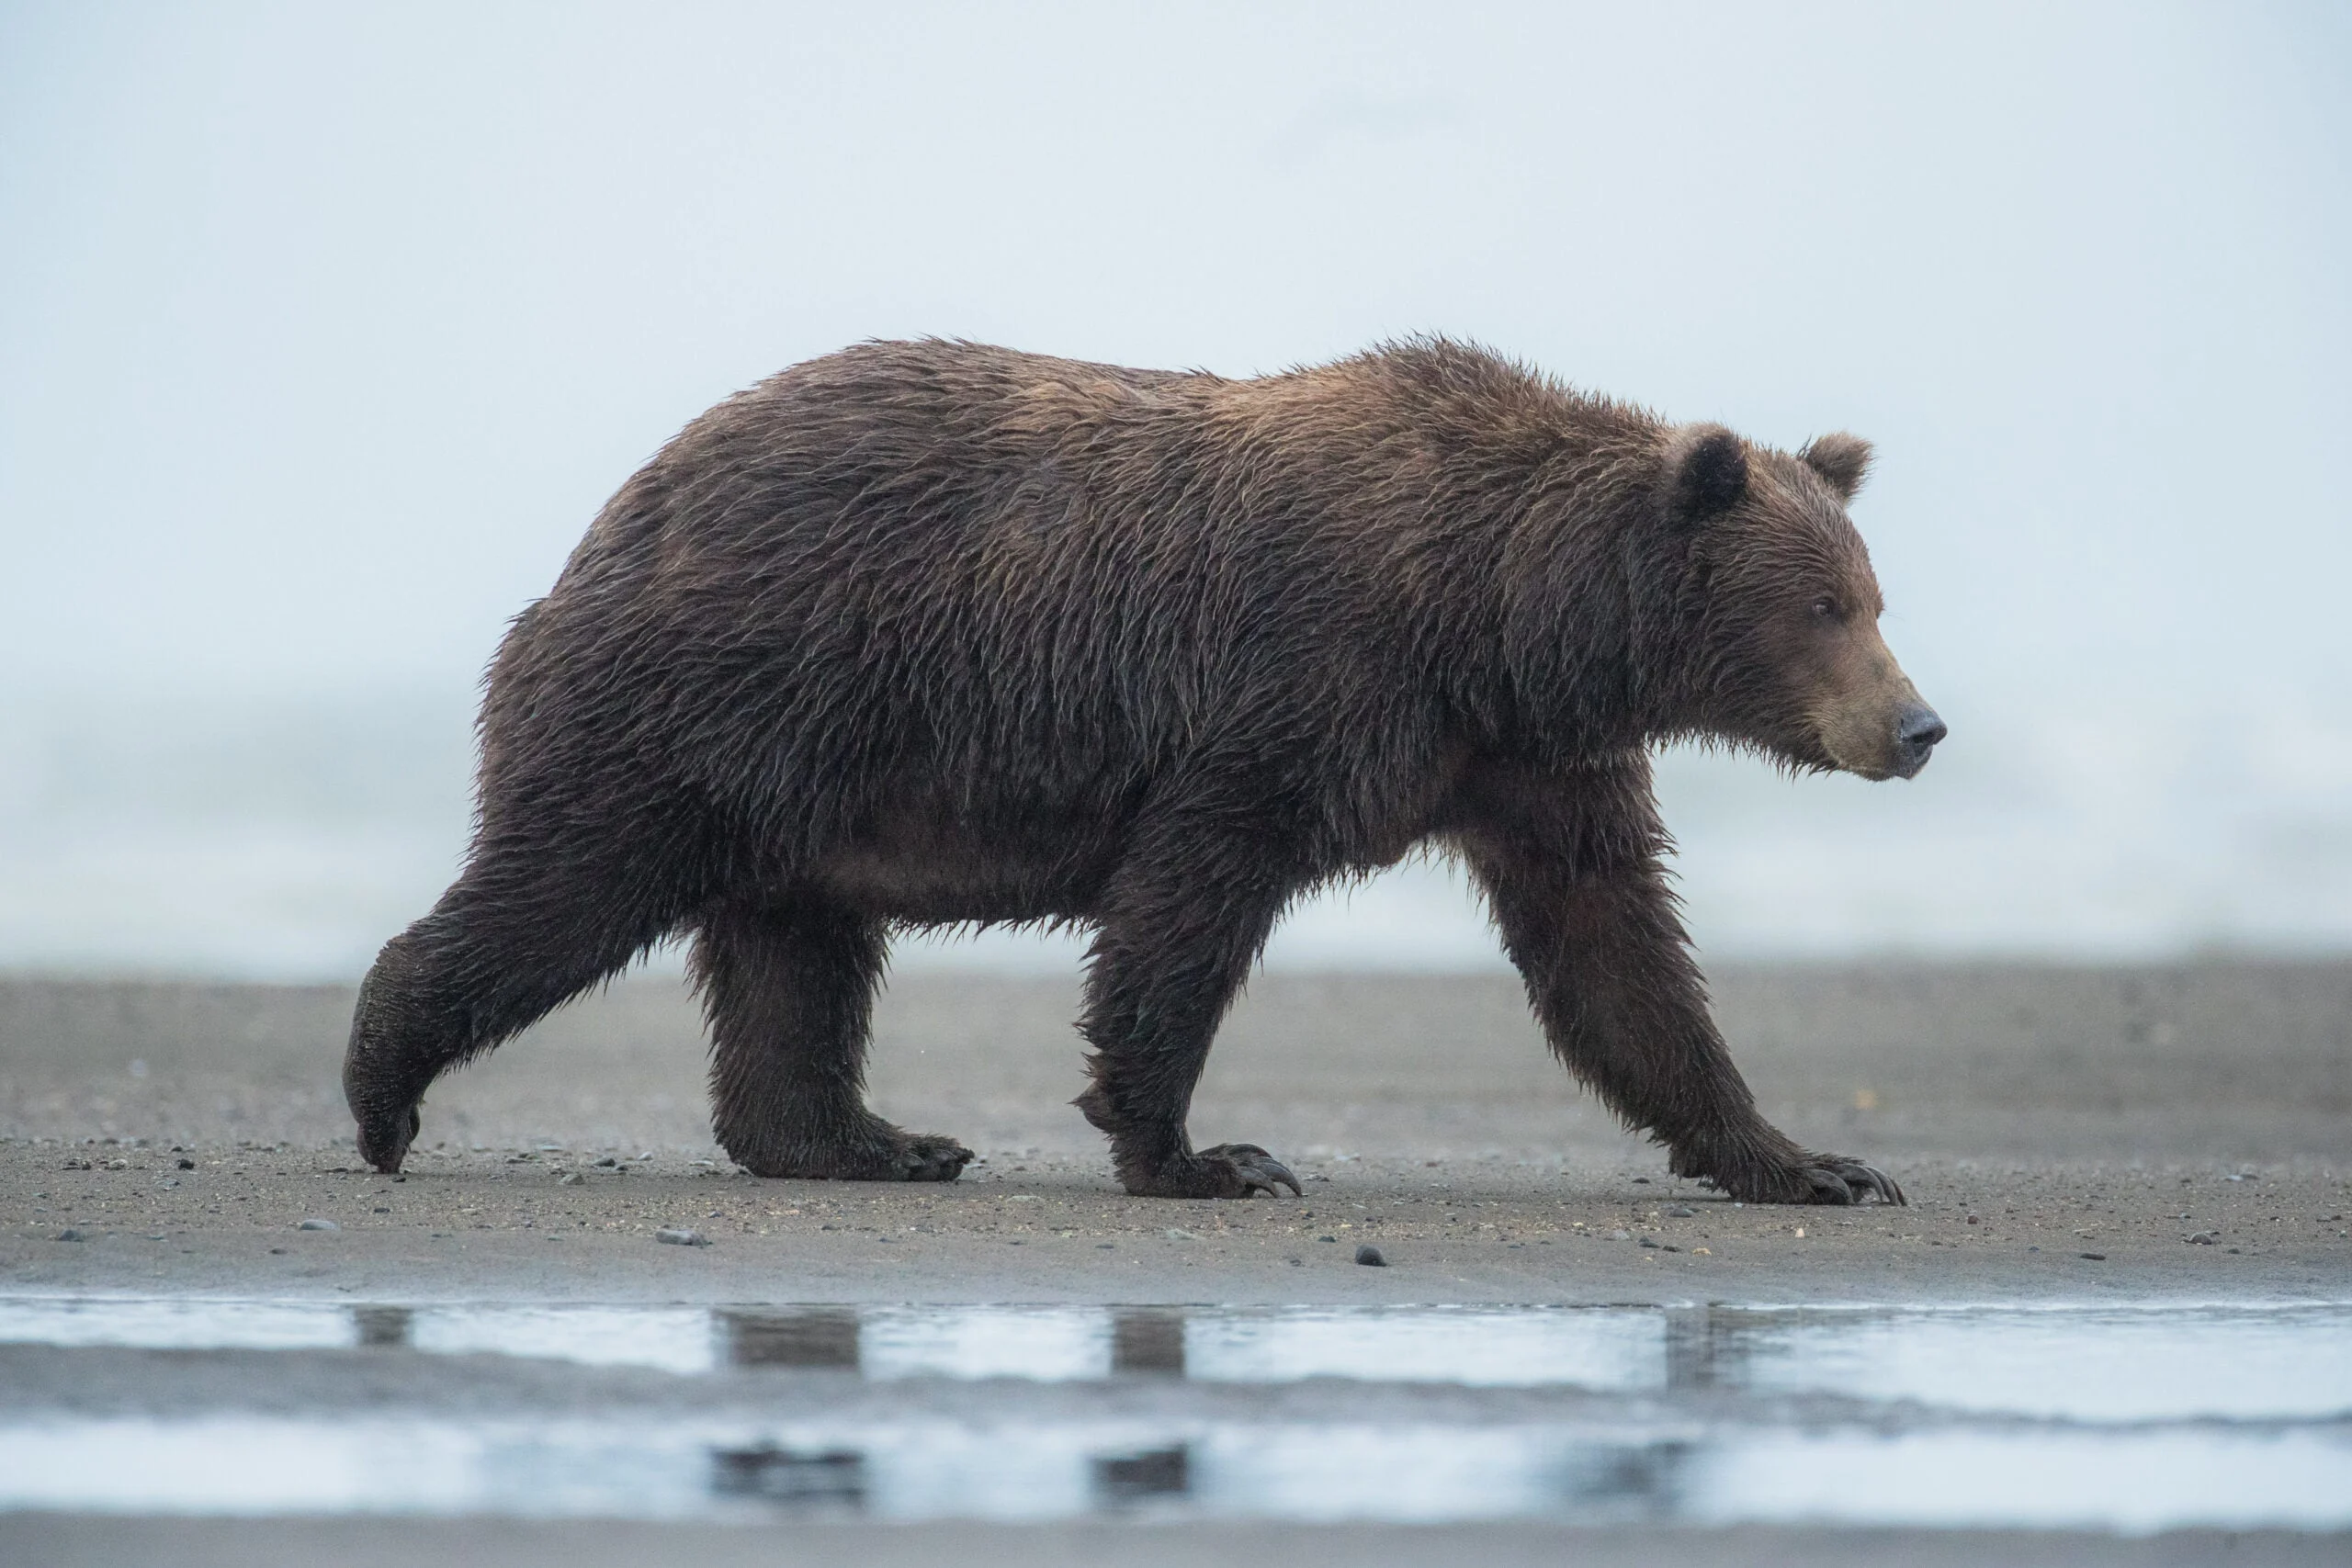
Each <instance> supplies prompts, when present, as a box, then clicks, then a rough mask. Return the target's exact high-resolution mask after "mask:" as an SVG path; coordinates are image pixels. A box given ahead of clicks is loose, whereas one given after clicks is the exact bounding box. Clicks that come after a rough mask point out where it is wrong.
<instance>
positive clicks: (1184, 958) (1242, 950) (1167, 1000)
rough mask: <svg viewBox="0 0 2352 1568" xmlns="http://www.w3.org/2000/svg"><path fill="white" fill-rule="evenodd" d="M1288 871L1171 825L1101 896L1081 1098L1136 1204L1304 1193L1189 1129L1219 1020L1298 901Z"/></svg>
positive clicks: (1193, 824) (1262, 1162)
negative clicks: (1087, 1083) (1278, 919)
mask: <svg viewBox="0 0 2352 1568" xmlns="http://www.w3.org/2000/svg"><path fill="white" fill-rule="evenodd" d="M1240 819H1243V820H1247V819H1248V818H1247V817H1246V816H1245V817H1242V818H1240ZM1282 865H1283V857H1281V856H1280V855H1278V854H1275V853H1272V852H1270V847H1269V846H1268V845H1264V844H1257V843H1252V842H1249V841H1246V840H1238V839H1235V838H1230V837H1227V836H1225V835H1224V834H1222V833H1220V832H1217V831H1216V830H1214V829H1205V828H1204V827H1201V826H1200V825H1199V818H1197V817H1190V816H1188V817H1185V818H1163V819H1161V820H1160V821H1159V822H1157V823H1155V824H1154V825H1153V828H1152V830H1150V831H1148V832H1145V833H1141V834H1138V835H1137V846H1136V851H1135V852H1132V854H1131V857H1130V859H1129V861H1128V863H1127V864H1126V865H1125V866H1123V867H1122V868H1121V869H1120V870H1119V872H1118V873H1116V874H1114V876H1113V877H1112V879H1111V886H1109V887H1108V888H1106V889H1105V891H1104V896H1103V900H1102V903H1101V906H1100V908H1098V910H1097V912H1096V918H1097V920H1098V922H1099V930H1098V931H1097V934H1096V937H1095V942H1094V948H1093V952H1092V953H1091V955H1090V957H1089V962H1088V968H1087V979H1086V1012H1085V1016H1084V1018H1083V1019H1082V1020H1081V1021H1080V1025H1079V1027H1080V1031H1081V1032H1083V1033H1084V1034H1085V1036H1086V1038H1087V1040H1088V1042H1089V1043H1091V1044H1092V1045H1093V1047H1094V1052H1093V1055H1091V1056H1089V1057H1088V1058H1087V1064H1086V1066H1087V1071H1088V1073H1089V1074H1091V1076H1092V1077H1093V1079H1094V1082H1093V1084H1092V1086H1091V1088H1089V1089H1087V1091H1086V1092H1085V1093H1084V1094H1082V1095H1080V1096H1079V1097H1078V1100H1076V1101H1075V1103H1076V1104H1077V1106H1078V1108H1079V1109H1080V1111H1084V1112H1085V1113H1086V1119H1087V1120H1088V1121H1089V1122H1093V1123H1094V1125H1095V1126H1097V1127H1099V1128H1101V1129H1102V1130H1103V1132H1105V1133H1107V1134H1110V1135H1111V1157H1112V1162H1113V1164H1114V1167H1115V1168H1116V1169H1117V1171H1118V1174H1119V1180H1120V1181H1121V1182H1122V1183H1123V1184H1124V1185H1125V1187H1126V1190H1128V1191H1130V1192H1132V1193H1135V1194H1136V1196H1138V1197H1148V1198H1248V1197H1251V1196H1254V1195H1255V1194H1257V1193H1260V1192H1263V1193H1264V1194H1266V1196H1268V1197H1269V1198H1272V1197H1279V1196H1280V1195H1281V1194H1280V1192H1279V1189H1281V1188H1284V1187H1287V1188H1289V1189H1290V1190H1291V1192H1292V1193H1293V1194H1294V1195H1296V1194H1298V1192H1299V1190H1300V1189H1299V1185H1298V1179H1297V1178H1296V1177H1295V1176H1293V1175H1292V1174H1291V1173H1290V1170H1289V1168H1287V1167H1285V1166H1284V1165H1283V1163H1282V1162H1281V1161H1280V1160H1278V1159H1276V1158H1274V1156H1272V1155H1270V1154H1268V1153H1267V1152H1266V1151H1265V1150H1264V1149H1261V1148H1260V1147H1259V1146H1258V1145H1255V1144H1219V1145H1216V1147H1214V1148H1206V1149H1195V1148H1193V1142H1192V1138H1191V1136H1190V1134H1187V1132H1186V1131H1185V1126H1184V1123H1185V1118H1186V1116H1187V1115H1188V1114H1189V1112H1190V1111H1191V1110H1192V1104H1193V1086H1194V1085H1195V1084H1197V1083H1198V1082H1199V1081H1200V1077H1201V1068H1202V1067H1203V1066H1204V1065H1205V1064H1206V1063H1207V1061H1208V1054H1209V1044H1210V1043H1211V1041H1212V1040H1213V1039H1214V1038H1215V1037H1216V1026H1217V1023H1218V1021H1220V1020H1222V1019H1223V1018H1224V1016H1225V1010H1226V1009H1227V1007H1228V1006H1230V1005H1231V1003H1232V1001H1233V997H1234V994H1235V993H1236V992H1237V991H1238V990H1239V989H1240V988H1241V982H1242V979H1243V978H1244V977H1245V976H1247V975H1248V974H1249V972H1250V964H1252V963H1254V962H1255V961H1256V960H1257V956H1258V952H1259V949H1261V947H1263V946H1264V945H1265V942H1266V937H1267V934H1268V933H1269V932H1271V931H1272V930H1273V925H1274V918H1275V916H1276V915H1277V914H1279V913H1280V912H1281V910H1282V907H1283V904H1284V903H1285V902H1287V901H1288V899H1289V897H1290V894H1291V890H1292V887H1293V886H1294V883H1293V881H1292V880H1291V879H1290V878H1288V877H1286V876H1285V875H1284V874H1283V872H1282V870H1281V867H1282Z"/></svg>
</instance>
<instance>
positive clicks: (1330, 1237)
mask: <svg viewBox="0 0 2352 1568" xmlns="http://www.w3.org/2000/svg"><path fill="white" fill-rule="evenodd" d="M1315 1239H1316V1240H1317V1241H1338V1240H1339V1239H1340V1238H1339V1237H1338V1236H1335V1235H1318V1236H1317V1237H1316V1238H1315Z"/></svg>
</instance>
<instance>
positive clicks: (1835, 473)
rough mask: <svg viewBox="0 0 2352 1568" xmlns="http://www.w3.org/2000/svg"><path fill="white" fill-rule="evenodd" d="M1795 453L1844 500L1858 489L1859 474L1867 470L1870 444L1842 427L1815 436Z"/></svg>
mask: <svg viewBox="0 0 2352 1568" xmlns="http://www.w3.org/2000/svg"><path fill="white" fill-rule="evenodd" d="M1797 456H1798V457H1802V458H1804V466H1805V467H1806V468H1811V469H1812V470H1813V471H1814V472H1815V473H1816V474H1819V475H1820V476H1821V477H1822V479H1824V480H1826V481H1827V483H1828V485H1829V488H1830V489H1831V490H1834V491H1837V492H1838V495H1839V497H1840V498H1841V499H1843V500H1846V501H1851V500H1853V499H1854V492H1855V491H1858V490H1860V489H1861V488H1862V478H1863V476H1864V475H1866V474H1868V473H1869V472H1870V471H1871V444H1870V443H1869V442H1867V441H1865V440H1863V439H1862V438H1861V437H1860V436H1859V435H1849V434H1846V433H1845V432H1844V431H1842V430H1840V431H1838V432H1836V433H1835V434H1829V435H1816V436H1815V437H1814V438H1813V439H1812V440H1811V441H1809V442H1807V443H1806V444H1805V448H1804V451H1802V452H1800V453H1798V454H1797Z"/></svg>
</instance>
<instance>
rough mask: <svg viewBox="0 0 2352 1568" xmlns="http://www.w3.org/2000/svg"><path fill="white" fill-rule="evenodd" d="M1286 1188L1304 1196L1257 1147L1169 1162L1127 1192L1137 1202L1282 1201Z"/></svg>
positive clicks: (1226, 1148) (1285, 1170)
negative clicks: (1260, 1197)
mask: <svg viewBox="0 0 2352 1568" xmlns="http://www.w3.org/2000/svg"><path fill="white" fill-rule="evenodd" d="M1284 1187H1287V1188H1289V1189H1290V1190H1291V1195H1292V1196H1293V1197H1303V1196H1305V1194H1304V1193H1303V1192H1301V1191H1300V1190H1299V1185H1298V1178H1297V1177H1295V1176H1293V1175H1292V1174H1291V1173H1290V1168H1289V1167H1288V1166H1285V1165H1284V1164H1283V1162H1282V1161H1280V1160H1278V1159H1276V1158H1275V1157H1274V1156H1272V1155H1270V1154H1268V1153H1267V1152H1266V1151H1265V1150H1263V1149H1261V1148H1260V1147H1259V1146H1258V1145H1255V1144H1219V1145H1217V1146H1216V1147H1215V1148H1213V1149H1202V1150H1199V1151H1198V1152H1196V1153H1194V1154H1190V1155H1184V1156H1179V1157H1177V1158H1175V1159H1172V1160H1170V1161H1169V1162H1168V1163H1167V1164H1166V1165H1163V1166H1161V1167H1160V1168H1159V1169H1158V1170H1157V1171H1155V1172H1153V1173H1152V1175H1151V1177H1150V1179H1148V1180H1146V1181H1144V1182H1142V1183H1141V1184H1139V1185H1131V1186H1129V1188H1128V1189H1127V1190H1128V1191H1130V1192H1133V1193H1134V1194H1135V1195H1136V1197H1138V1198H1250V1197H1254V1196H1256V1195H1257V1194H1258V1193H1261V1192H1263V1193H1264V1194H1265V1195H1266V1196H1267V1197H1269V1198H1279V1197H1281V1196H1282V1193H1281V1191H1280V1190H1279V1189H1281V1188H1284Z"/></svg>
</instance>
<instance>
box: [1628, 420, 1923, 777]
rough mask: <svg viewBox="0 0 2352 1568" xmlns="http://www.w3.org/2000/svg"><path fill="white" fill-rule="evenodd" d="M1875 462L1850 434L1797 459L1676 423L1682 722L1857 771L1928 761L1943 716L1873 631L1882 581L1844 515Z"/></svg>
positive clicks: (1913, 769)
mask: <svg viewBox="0 0 2352 1568" xmlns="http://www.w3.org/2000/svg"><path fill="white" fill-rule="evenodd" d="M1870 460H1871V448H1870V444H1869V443H1868V442H1865V441H1863V440H1862V439H1860V437H1859V436H1853V435H1844V434H1838V435H1825V436H1822V437H1821V438H1819V439H1818V440H1816V441H1815V442H1813V443H1812V444H1811V445H1810V446H1806V447H1805V448H1804V450H1803V451H1802V452H1799V453H1796V454H1794V455H1793V456H1792V455H1791V454H1788V453H1784V452H1774V451H1770V450H1769V449H1766V448H1763V447H1757V446H1749V445H1747V443H1745V442H1743V441H1741V440H1740V439H1739V437H1738V436H1736V435H1735V434H1732V433H1731V432H1730V431H1728V430H1725V429H1724V428H1723V427H1722V426H1721V425H1715V424H1695V425H1684V426H1681V427H1679V429H1677V430H1675V431H1674V432H1673V433H1672V435H1671V437H1670V439H1669V440H1668V446H1667V452H1666V468H1665V481H1666V482H1665V489H1666V497H1665V501H1666V508H1667V512H1668V526H1669V527H1670V528H1671V529H1673V530H1675V531H1677V533H1678V534H1679V536H1680V537H1681V539H1682V540H1683V541H1684V544H1685V553H1684V557H1683V558H1684V561H1685V563H1686V568H1687V570H1685V571H1684V572H1683V574H1682V576H1681V591H1680V597H1681V601H1682V603H1681V604H1680V606H1679V611H1680V613H1679V615H1677V616H1676V617H1675V619H1676V620H1677V621H1678V622H1679V624H1680V626H1681V628H1682V629H1681V632H1680V633H1679V640H1681V641H1682V643H1683V646H1684V649H1685V651H1686V654H1687V657H1688V658H1689V659H1690V660H1691V662H1690V663H1689V664H1688V665H1687V666H1686V670H1685V675H1686V682H1687V683H1686V684H1685V686H1684V691H1685V693H1686V694H1687V695H1686V711H1685V712H1684V713H1683V714H1681V715H1680V716H1679V717H1680V718H1681V719H1682V721H1683V723H1684V725H1687V727H1688V728H1690V729H1691V730H1694V731H1697V732H1701V733H1703V734H1707V735H1711V736H1714V737H1719V738H1721V739H1727V740H1730V741H1733V742H1735V743H1736V744H1742V745H1749V746H1754V747H1756V748H1758V750H1763V751H1765V752H1767V753H1769V754H1770V755H1771V756H1774V757H1776V758H1778V759H1780V760H1781V761H1785V762H1787V763H1789V764H1791V765H1792V766H1795V767H1800V768H1814V769H1821V770H1825V771H1826V770H1833V769H1834V770H1840V771H1843V772H1846V773H1859V774H1860V775H1861V776H1862V777H1864V778H1867V779H1886V778H1905V779H1907V778H1909V777H1911V776H1912V775H1913V774H1915V773H1917V772H1918V771H1919V770H1920V769H1921V768H1924V767H1926V766H1927V765H1928V753H1930V752H1931V751H1933V750H1935V746H1936V743H1937V742H1938V741H1939V740H1941V739H1943V738H1944V733H1945V731H1944V724H1943V721H1942V720H1941V719H1939V718H1938V717H1937V716H1936V714H1935V710H1934V709H1932V708H1930V707H1929V706H1928V705H1927V704H1926V703H1924V702H1922V701H1921V700H1920V699H1919V694H1918V692H1917V689H1916V688H1914V687H1913V685H1912V684H1911V682H1910V680H1909V678H1908V677H1906V676H1905V674H1904V673H1903V668H1902V666H1901V665H1899V664H1897V663H1896V662H1895V661H1894V654H1893V653H1892V652H1890V651H1889V650H1888V649H1887V646H1886V642H1885V639H1884V638H1883V637H1880V636H1879V630H1878V617H1879V612H1880V611H1881V609H1882V608H1883V602H1882V600H1881V599H1880V597H1879V588H1878V577H1877V575H1876V574H1875V573H1874V572H1872V571H1871V558H1870V552H1869V551H1868V550H1867V549H1865V548H1864V547H1863V545H1862V538H1861V536H1860V534H1858V533H1856V532H1855V530H1854V525H1853V523H1852V522H1851V521H1850V520H1849V518H1848V517H1847V515H1846V505H1847V502H1849V501H1851V500H1852V499H1853V497H1854V492H1855V491H1857V490H1859V489H1860V488H1861V482H1862V476H1863V474H1864V472H1865V471H1866V470H1867V469H1868V468H1869V467H1870Z"/></svg>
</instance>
